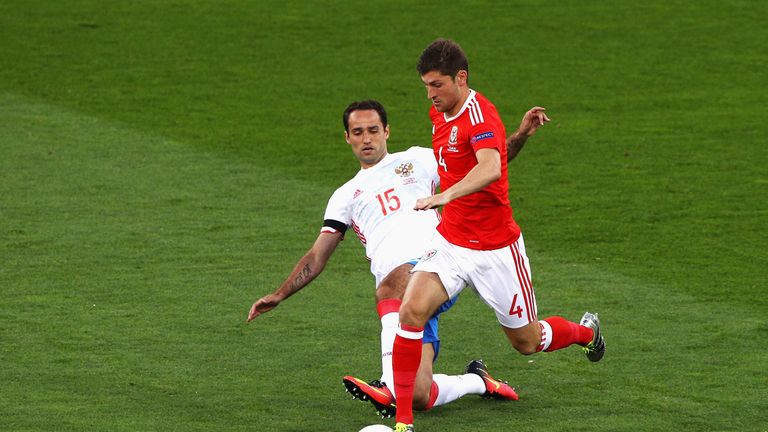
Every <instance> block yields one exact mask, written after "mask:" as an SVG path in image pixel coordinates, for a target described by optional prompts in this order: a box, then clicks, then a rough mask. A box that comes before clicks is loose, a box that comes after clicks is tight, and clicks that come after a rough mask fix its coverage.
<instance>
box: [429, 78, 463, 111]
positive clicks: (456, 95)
mask: <svg viewBox="0 0 768 432" xmlns="http://www.w3.org/2000/svg"><path fill="white" fill-rule="evenodd" d="M421 81H422V82H424V86H425V87H426V88H427V97H428V98H429V99H430V100H431V101H432V105H434V106H435V109H436V110H437V111H438V112H443V113H447V114H448V115H449V116H453V115H455V114H457V113H458V112H459V110H460V109H461V103H463V102H464V96H465V90H466V88H467V71H463V70H461V71H459V72H458V73H457V74H456V78H451V76H450V75H443V74H441V73H440V72H439V71H436V70H435V71H430V72H427V73H425V74H424V75H422V76H421Z"/></svg>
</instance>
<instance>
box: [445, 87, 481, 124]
mask: <svg viewBox="0 0 768 432" xmlns="http://www.w3.org/2000/svg"><path fill="white" fill-rule="evenodd" d="M476 94H477V92H476V91H474V90H472V89H469V95H468V96H467V100H465V101H464V105H462V106H461V109H460V110H459V112H458V113H456V115H455V116H453V117H448V115H447V114H446V113H443V118H444V119H445V122H446V123H448V122H450V121H453V120H456V119H457V118H458V117H459V116H460V115H462V114H463V113H464V111H465V110H466V109H467V107H468V106H469V104H470V102H472V101H473V100H475V95H476Z"/></svg>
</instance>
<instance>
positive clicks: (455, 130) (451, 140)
mask: <svg viewBox="0 0 768 432" xmlns="http://www.w3.org/2000/svg"><path fill="white" fill-rule="evenodd" d="M458 138H459V127H458V126H453V127H452V128H451V136H450V137H448V144H456V143H457V142H458Z"/></svg>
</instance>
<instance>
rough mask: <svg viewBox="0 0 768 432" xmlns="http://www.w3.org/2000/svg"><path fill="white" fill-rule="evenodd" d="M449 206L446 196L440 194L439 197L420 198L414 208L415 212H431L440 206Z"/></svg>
mask: <svg viewBox="0 0 768 432" xmlns="http://www.w3.org/2000/svg"><path fill="white" fill-rule="evenodd" d="M446 204H448V200H447V199H446V197H445V195H443V194H441V193H439V194H437V195H432V196H428V197H425V198H419V199H417V200H416V205H414V206H413V209H414V210H431V209H433V208H437V207H440V206H444V205H446Z"/></svg>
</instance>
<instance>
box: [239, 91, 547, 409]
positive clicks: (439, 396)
mask: <svg viewBox="0 0 768 432" xmlns="http://www.w3.org/2000/svg"><path fill="white" fill-rule="evenodd" d="M541 110H542V109H541V108H538V107H537V108H534V109H532V110H530V111H529V112H527V113H526V116H525V117H524V118H523V125H525V124H526V121H528V123H530V124H533V123H534V118H538V117H539V116H541V115H543V114H542V113H541ZM343 122H344V128H345V133H344V136H345V140H346V141H347V143H348V144H349V145H350V147H351V149H352V152H353V153H354V154H355V156H356V157H357V159H358V161H359V162H360V167H361V169H360V171H359V172H358V173H357V175H355V177H353V178H352V179H351V180H349V181H348V182H347V183H345V184H344V185H342V186H341V187H340V188H338V189H337V190H336V192H334V194H333V195H332V196H331V198H330V200H329V201H328V206H327V208H326V212H325V217H324V223H323V227H322V228H321V230H320V234H319V235H318V237H317V239H316V240H315V243H314V245H313V246H312V247H311V248H310V249H309V251H308V252H307V253H306V254H305V255H304V256H303V257H302V258H301V259H300V260H299V261H298V263H297V264H296V265H295V266H294V269H293V271H292V272H291V274H290V276H289V277H288V278H287V279H286V280H285V282H284V283H283V284H282V285H281V286H280V287H279V288H278V289H277V290H275V291H274V292H273V293H272V294H269V295H266V296H264V297H262V298H260V299H259V300H257V301H256V302H255V303H254V304H253V306H252V307H251V309H250V311H249V313H248V321H249V322H250V321H252V320H253V319H254V318H256V317H257V316H259V315H260V314H262V313H264V312H268V311H270V310H272V309H274V308H275V307H277V306H278V305H279V304H280V302H281V301H283V300H285V299H286V298H288V297H290V296H291V295H293V294H294V293H296V292H297V291H299V290H301V289H302V288H303V287H305V286H306V285H308V284H309V283H310V282H311V281H312V280H313V279H314V278H315V277H317V276H318V275H319V274H320V273H321V272H322V271H323V268H324V267H325V265H326V263H327V262H328V260H329V259H330V257H331V255H332V254H333V252H334V250H335V249H336V247H337V246H338V244H339V243H340V242H341V241H342V240H343V238H344V234H345V232H346V230H347V229H348V228H349V227H351V228H352V230H353V231H354V232H355V234H356V235H357V236H358V238H359V240H360V242H361V243H362V244H363V246H364V247H365V253H366V256H367V257H368V259H369V260H370V262H371V273H373V275H374V277H375V279H376V304H377V310H378V313H379V317H380V319H381V324H382V331H381V353H382V357H381V358H382V376H381V380H375V381H372V382H370V383H366V382H365V381H363V380H360V379H358V378H355V377H352V376H345V377H344V379H343V383H344V385H345V386H346V388H347V390H348V391H350V392H351V393H352V395H353V396H354V397H356V398H359V399H362V400H370V401H371V402H372V403H373V404H374V406H375V408H376V410H377V411H378V412H379V414H381V415H382V417H390V416H392V415H393V414H394V412H395V395H394V394H393V393H392V389H393V387H392V383H393V377H392V344H393V342H394V339H395V334H396V331H397V326H398V311H399V308H400V303H401V299H402V296H403V293H404V291H405V286H406V285H407V282H408V278H409V272H410V270H411V269H412V268H413V266H414V265H415V263H416V262H417V261H418V257H420V256H421V255H422V253H423V252H424V247H425V245H426V244H427V243H428V242H429V240H430V239H431V238H432V236H433V234H434V232H435V227H436V226H437V224H438V222H439V218H440V214H439V213H438V212H437V210H434V211H415V210H414V209H413V208H414V204H415V203H416V200H417V199H419V198H421V197H424V196H430V195H433V194H434V192H435V189H436V188H437V186H439V177H438V175H437V162H436V161H435V157H434V154H433V150H432V149H429V148H424V147H411V148H409V149H408V150H406V151H403V152H398V153H388V152H387V139H388V138H389V132H390V129H389V125H388V124H387V115H386V111H385V110H384V107H383V106H382V105H381V104H380V103H378V102H376V101H371V100H369V101H360V102H353V103H352V104H350V105H349V106H348V107H347V109H346V110H345V111H344V115H343ZM522 127H523V126H522V125H521V128H522ZM529 135H530V134H518V133H515V134H512V135H510V137H509V139H508V140H507V143H508V147H509V149H510V151H509V154H510V155H511V157H510V159H511V158H513V157H514V156H515V155H516V154H517V153H518V152H519V150H520V148H522V145H523V144H524V142H525V139H526V138H527V137H528V136H529ZM455 300H456V299H455V298H454V299H450V300H449V301H448V302H446V303H445V304H444V305H443V306H442V307H441V308H440V310H438V312H437V313H436V314H435V316H434V317H433V318H432V319H431V320H430V321H429V322H428V323H427V325H426V326H425V336H424V339H423V354H422V362H421V364H420V368H419V372H418V375H417V379H416V385H415V389H414V408H416V409H421V410H427V409H430V408H432V407H434V406H439V405H443V404H446V403H448V402H451V401H454V400H456V399H458V398H460V397H462V396H464V395H466V394H480V395H483V396H486V397H493V398H496V399H505V400H516V399H517V394H516V393H515V391H514V389H513V388H511V387H510V386H509V385H507V384H506V383H505V382H502V381H499V380H496V379H494V378H493V377H492V376H491V375H490V374H489V373H488V371H487V368H486V366H485V364H484V363H483V362H482V361H481V360H473V361H472V362H470V363H469V365H468V366H467V373H465V374H464V375H457V376H448V375H442V374H437V375H433V374H432V363H433V361H434V359H435V358H436V357H437V354H438V352H439V347H440V345H439V339H438V335H437V319H438V316H439V314H440V313H441V312H443V311H445V310H447V309H448V308H450V306H451V305H452V304H453V303H454V302H455Z"/></svg>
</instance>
